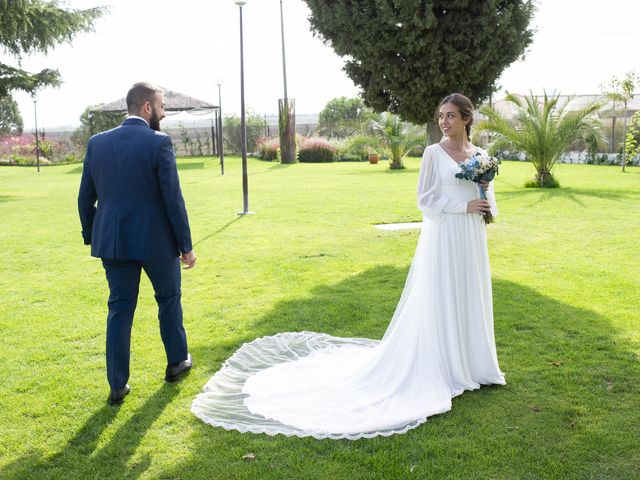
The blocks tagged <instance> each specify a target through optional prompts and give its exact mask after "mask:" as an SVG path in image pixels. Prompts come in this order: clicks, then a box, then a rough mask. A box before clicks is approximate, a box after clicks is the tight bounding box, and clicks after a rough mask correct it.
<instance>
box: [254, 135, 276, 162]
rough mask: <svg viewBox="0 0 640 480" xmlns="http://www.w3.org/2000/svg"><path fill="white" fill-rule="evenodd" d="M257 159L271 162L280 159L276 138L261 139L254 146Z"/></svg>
mask: <svg viewBox="0 0 640 480" xmlns="http://www.w3.org/2000/svg"><path fill="white" fill-rule="evenodd" d="M256 152H257V154H258V158H259V159H261V160H266V161H267V162H272V161H274V160H277V159H278V158H279V157H280V140H279V139H278V138H270V137H262V138H259V139H258V143H257V144H256Z"/></svg>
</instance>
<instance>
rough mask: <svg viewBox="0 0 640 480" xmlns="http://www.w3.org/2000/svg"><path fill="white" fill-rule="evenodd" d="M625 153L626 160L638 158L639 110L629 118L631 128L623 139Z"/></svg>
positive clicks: (639, 136) (639, 143)
mask: <svg viewBox="0 0 640 480" xmlns="http://www.w3.org/2000/svg"><path fill="white" fill-rule="evenodd" d="M625 153H626V154H627V157H628V158H633V157H636V156H640V110H638V111H637V112H636V113H634V114H633V117H631V127H630V128H629V131H628V132H627V138H626V139H625Z"/></svg>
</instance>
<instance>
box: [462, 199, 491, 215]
mask: <svg viewBox="0 0 640 480" xmlns="http://www.w3.org/2000/svg"><path fill="white" fill-rule="evenodd" d="M490 210H491V205H490V204H489V202H488V201H487V200H471V201H470V202H469V203H467V213H478V214H480V215H485V214H486V213H488V212H489V211H490Z"/></svg>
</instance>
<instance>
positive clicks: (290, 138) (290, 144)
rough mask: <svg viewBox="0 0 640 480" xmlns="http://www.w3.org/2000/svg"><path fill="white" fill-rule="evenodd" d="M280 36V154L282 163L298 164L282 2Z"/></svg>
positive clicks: (293, 104) (294, 114)
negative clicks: (288, 90) (282, 91)
mask: <svg viewBox="0 0 640 480" xmlns="http://www.w3.org/2000/svg"><path fill="white" fill-rule="evenodd" d="M280 34H281V37H282V78H283V80H284V99H282V100H280V101H278V114H279V118H278V130H279V133H280V153H281V156H282V163H296V113H295V108H296V107H295V105H296V104H295V100H293V99H291V100H289V97H288V95H287V62H286V58H285V53H284V14H283V11H282V0H280Z"/></svg>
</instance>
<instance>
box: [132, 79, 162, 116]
mask: <svg viewBox="0 0 640 480" xmlns="http://www.w3.org/2000/svg"><path fill="white" fill-rule="evenodd" d="M163 91H164V90H162V89H161V88H160V87H156V86H155V85H152V84H150V83H147V82H138V83H135V84H134V85H133V86H132V87H131V88H130V89H129V92H127V111H128V112H129V115H135V114H137V113H138V112H139V111H140V109H141V108H142V106H143V105H144V104H145V103H147V102H153V100H154V99H155V96H156V93H157V92H160V93H162V92H163Z"/></svg>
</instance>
